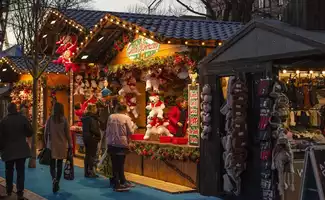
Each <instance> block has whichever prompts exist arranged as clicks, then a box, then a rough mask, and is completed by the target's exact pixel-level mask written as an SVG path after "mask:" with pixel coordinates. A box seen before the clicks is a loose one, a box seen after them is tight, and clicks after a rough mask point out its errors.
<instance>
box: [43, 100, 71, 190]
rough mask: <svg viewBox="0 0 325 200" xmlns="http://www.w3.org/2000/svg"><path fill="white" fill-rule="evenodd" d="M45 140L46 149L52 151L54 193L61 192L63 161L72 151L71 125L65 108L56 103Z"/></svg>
mask: <svg viewBox="0 0 325 200" xmlns="http://www.w3.org/2000/svg"><path fill="white" fill-rule="evenodd" d="M44 139H45V145H46V147H47V148H49V149H51V163H50V173H51V176H52V189H53V193H56V192H58V191H59V190H60V185H59V183H60V179H61V176H62V168H63V159H66V158H67V155H68V152H67V149H68V151H71V149H72V140H71V136H70V133H69V125H68V121H67V119H66V118H65V117H64V107H63V105H62V104H61V103H58V102H56V103H55V104H54V106H53V115H52V116H50V117H49V119H48V120H47V122H46V125H45V134H44Z"/></svg>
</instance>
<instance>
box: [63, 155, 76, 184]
mask: <svg viewBox="0 0 325 200" xmlns="http://www.w3.org/2000/svg"><path fill="white" fill-rule="evenodd" d="M64 179H65V180H69V181H72V180H74V166H73V155H72V150H71V149H69V151H68V156H67V160H66V162H65V165H64Z"/></svg>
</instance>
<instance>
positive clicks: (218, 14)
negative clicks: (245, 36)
mask: <svg viewBox="0 0 325 200" xmlns="http://www.w3.org/2000/svg"><path fill="white" fill-rule="evenodd" d="M176 2H177V3H179V4H180V5H181V6H183V7H184V8H186V9H187V10H188V11H190V12H192V13H194V14H197V15H200V16H204V17H206V18H208V19H213V20H220V19H222V20H224V21H229V20H231V21H237V22H244V23H245V22H248V21H249V20H250V19H251V16H252V8H253V3H254V0H241V1H238V0H197V1H193V0H188V1H187V2H185V0H176ZM197 3H199V4H200V5H201V6H203V7H204V8H205V10H206V12H200V11H198V10H197V9H196V8H195V7H194V6H193V4H197Z"/></svg>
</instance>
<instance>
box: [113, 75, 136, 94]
mask: <svg viewBox="0 0 325 200" xmlns="http://www.w3.org/2000/svg"><path fill="white" fill-rule="evenodd" d="M129 93H134V94H136V95H138V96H139V95H141V94H140V92H139V91H138V89H137V87H136V80H135V78H134V77H131V78H129V79H128V80H123V81H122V88H121V89H120V90H119V91H118V94H119V95H121V96H125V95H126V94H129Z"/></svg>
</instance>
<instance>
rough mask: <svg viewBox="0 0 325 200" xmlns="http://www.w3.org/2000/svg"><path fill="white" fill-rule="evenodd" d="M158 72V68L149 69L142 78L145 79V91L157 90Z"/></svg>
mask: <svg viewBox="0 0 325 200" xmlns="http://www.w3.org/2000/svg"><path fill="white" fill-rule="evenodd" d="M159 74H160V72H159V71H158V70H149V71H148V72H147V74H146V75H145V77H144V79H145V81H146V91H150V90H151V89H152V90H153V91H154V92H157V93H158V92H159Z"/></svg>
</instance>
